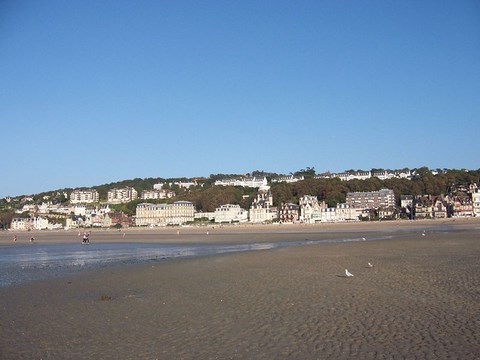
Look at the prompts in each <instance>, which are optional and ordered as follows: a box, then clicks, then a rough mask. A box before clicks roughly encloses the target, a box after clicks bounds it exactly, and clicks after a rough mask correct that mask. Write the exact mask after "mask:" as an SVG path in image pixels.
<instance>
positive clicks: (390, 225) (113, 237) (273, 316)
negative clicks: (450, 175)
mask: <svg viewBox="0 0 480 360" xmlns="http://www.w3.org/2000/svg"><path fill="white" fill-rule="evenodd" d="M424 230H425V231H426V233H425V236H423V235H422V233H423V231H424ZM207 232H208V234H207ZM124 233H125V235H123V234H124ZM17 235H18V240H17V241H18V242H26V241H27V239H28V238H29V237H30V236H32V234H30V233H23V234H22V233H19V234H17ZM33 235H34V236H35V238H36V241H41V242H52V243H54V242H65V241H78V234H77V233H76V232H73V231H72V232H39V233H34V234H33ZM66 235H67V236H66ZM382 235H388V236H391V238H389V239H386V240H376V241H357V242H349V243H332V244H321V245H305V246H299V247H290V248H282V249H276V250H265V251H255V252H246V253H238V254H229V255H216V256H212V257H203V258H193V259H184V260H169V261H165V262H158V263H155V264H148V265H130V266H122V267H118V266H117V267H111V268H102V269H99V270H95V271H86V272H82V273H80V274H77V275H75V276H68V277H62V278H57V279H50V280H42V281H36V282H32V283H28V284H24V285H20V286H12V287H5V288H0V303H1V307H0V321H1V323H0V358H1V359H91V358H95V359H478V358H479V355H478V354H480V332H479V329H480V280H479V278H478V275H477V274H478V273H479V270H480V221H479V220H478V219H466V220H458V219H453V220H452V219H449V220H445V221H438V220H437V221H425V222H385V223H361V224H360V223H357V224H332V225H318V226H305V225H295V226H288V225H281V226H278V225H277V226H232V227H222V228H218V227H216V228H182V229H180V233H179V234H177V229H174V228H172V229H158V230H157V229H154V230H153V229H152V230H150V229H149V230H133V229H132V230H126V231H121V232H118V231H101V230H99V231H94V232H92V241H105V242H109V241H110V242H114V241H148V242H172V243H175V242H192V243H193V242H204V243H208V242H235V243H243V242H271V241H286V240H289V241H294V240H305V239H312V240H315V239H327V238H335V237H345V236H349V237H366V238H368V237H371V236H376V237H379V236H382ZM12 236H13V233H10V232H5V231H4V232H2V233H0V251H1V246H7V245H8V246H10V245H11V242H12ZM368 262H371V263H372V264H373V267H368V266H367V264H368ZM346 268H348V270H349V271H350V272H351V273H353V274H354V276H353V277H345V276H344V272H345V269H346Z"/></svg>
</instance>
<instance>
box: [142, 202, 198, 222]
mask: <svg viewBox="0 0 480 360" xmlns="http://www.w3.org/2000/svg"><path fill="white" fill-rule="evenodd" d="M194 215H195V208H194V206H193V203H191V202H190V201H176V202H174V203H173V204H150V203H143V204H138V205H137V208H136V213H135V224H136V225H137V226H166V225H182V224H185V223H188V222H192V221H193V220H194Z"/></svg>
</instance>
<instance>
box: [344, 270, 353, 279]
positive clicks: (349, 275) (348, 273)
mask: <svg viewBox="0 0 480 360" xmlns="http://www.w3.org/2000/svg"><path fill="white" fill-rule="evenodd" d="M345 276H346V277H351V276H353V274H352V273H351V272H350V271H348V270H347V269H345Z"/></svg>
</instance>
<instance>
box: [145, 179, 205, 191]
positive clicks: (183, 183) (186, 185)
mask: <svg viewBox="0 0 480 360" xmlns="http://www.w3.org/2000/svg"><path fill="white" fill-rule="evenodd" d="M165 184H166V183H157V184H154V185H153V189H154V190H161V189H163V187H164V186H165ZM168 185H169V186H178V187H179V188H185V189H188V188H190V187H192V186H193V187H195V186H200V187H203V185H204V184H203V183H202V182H198V181H197V180H196V179H194V180H192V181H174V182H170V183H168Z"/></svg>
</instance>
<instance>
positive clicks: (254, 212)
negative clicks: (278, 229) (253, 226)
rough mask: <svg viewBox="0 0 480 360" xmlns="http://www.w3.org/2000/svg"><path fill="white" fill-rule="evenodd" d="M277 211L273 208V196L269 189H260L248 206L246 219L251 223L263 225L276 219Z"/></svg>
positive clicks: (266, 187)
mask: <svg viewBox="0 0 480 360" xmlns="http://www.w3.org/2000/svg"><path fill="white" fill-rule="evenodd" d="M277 215H278V214H277V210H276V208H274V207H273V196H272V192H271V190H270V188H269V187H268V186H265V187H263V188H260V189H259V191H258V193H257V197H256V198H255V199H254V200H253V202H252V204H251V205H250V209H249V212H248V218H249V220H250V222H251V223H265V222H271V221H273V220H275V219H277Z"/></svg>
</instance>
